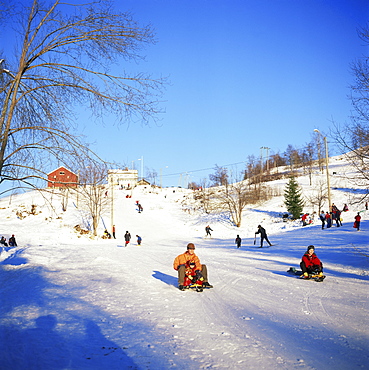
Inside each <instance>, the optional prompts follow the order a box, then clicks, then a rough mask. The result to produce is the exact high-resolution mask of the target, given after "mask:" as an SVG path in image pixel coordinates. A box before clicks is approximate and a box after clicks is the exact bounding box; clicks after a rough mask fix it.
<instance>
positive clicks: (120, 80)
mask: <svg viewBox="0 0 369 370" xmlns="http://www.w3.org/2000/svg"><path fill="white" fill-rule="evenodd" d="M23 4H24V5H23ZM23 4H22V3H21V2H14V6H13V7H9V9H15V10H17V12H16V11H15V10H14V11H13V13H12V14H11V16H12V18H11V19H12V22H11V26H12V27H14V31H15V32H16V35H15V36H14V37H13V35H11V36H10V35H9V36H8V37H7V43H12V42H15V43H16V44H15V45H12V46H14V50H16V54H15V55H14V57H12V56H11V55H10V54H9V55H5V54H3V55H0V110H1V112H0V183H1V182H3V181H7V180H13V181H14V180H19V181H21V182H22V183H24V184H27V185H32V184H31V182H32V180H33V179H35V178H36V179H37V178H45V174H46V172H47V168H48V167H49V166H51V165H54V164H55V163H58V164H65V165H70V163H73V159H75V158H76V157H77V156H86V157H88V156H92V153H91V152H90V151H89V149H88V147H87V146H86V144H85V143H84V142H83V140H81V138H80V137H78V136H77V134H76V133H75V126H74V125H73V118H74V111H73V109H74V108H75V107H76V106H77V105H82V106H84V107H85V108H86V109H87V110H88V111H90V112H91V115H94V116H95V117H97V118H98V119H99V118H100V119H102V117H103V112H106V111H108V112H111V113H113V114H114V115H115V116H116V118H117V121H118V122H124V121H127V120H132V119H139V120H142V121H143V122H147V121H148V120H149V119H150V118H155V116H156V114H157V113H158V112H159V109H158V96H159V95H160V91H161V87H162V86H163V82H164V81H163V80H161V79H159V80H155V79H153V78H151V77H150V76H149V75H145V74H143V73H133V74H128V73H126V72H125V71H124V70H123V68H121V65H122V61H129V60H134V61H138V60H139V59H141V58H142V57H141V56H140V54H139V53H140V51H141V47H142V45H144V44H147V43H153V42H154V34H153V30H152V29H151V28H150V27H148V26H144V27H141V26H139V25H138V24H137V23H136V22H135V21H134V20H133V19H132V17H131V16H130V14H129V13H117V12H114V10H113V8H112V3H111V2H110V1H108V0H99V1H93V2H91V3H86V4H78V6H77V5H74V4H71V3H65V2H61V1H60V0H54V1H53V2H52V3H49V5H47V4H46V3H42V2H40V1H39V0H28V1H25V2H23ZM16 5H18V7H17V6H16ZM0 13H1V11H0ZM1 14H2V16H4V13H1ZM10 30H11V27H10V26H8V27H7V30H6V31H7V34H9V33H10ZM118 63H120V64H119V68H117V69H116V71H119V72H118V73H115V72H114V69H113V68H114V66H115V65H118Z"/></svg>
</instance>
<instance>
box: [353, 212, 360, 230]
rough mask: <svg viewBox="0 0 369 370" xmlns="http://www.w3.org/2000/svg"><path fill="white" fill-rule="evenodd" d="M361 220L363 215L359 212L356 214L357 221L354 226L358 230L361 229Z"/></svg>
mask: <svg viewBox="0 0 369 370" xmlns="http://www.w3.org/2000/svg"><path fill="white" fill-rule="evenodd" d="M360 221H361V216H360V213H359V212H358V213H357V215H356V216H355V222H354V228H355V229H357V231H359V230H360Z"/></svg>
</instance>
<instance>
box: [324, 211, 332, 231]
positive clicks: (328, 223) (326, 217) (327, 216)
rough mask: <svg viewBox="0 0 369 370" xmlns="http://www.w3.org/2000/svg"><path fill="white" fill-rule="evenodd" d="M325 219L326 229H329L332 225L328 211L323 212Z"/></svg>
mask: <svg viewBox="0 0 369 370" xmlns="http://www.w3.org/2000/svg"><path fill="white" fill-rule="evenodd" d="M325 220H326V221H327V229H329V228H330V227H331V226H332V218H331V215H330V214H329V212H328V211H327V212H326V214H325Z"/></svg>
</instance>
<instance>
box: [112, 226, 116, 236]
mask: <svg viewBox="0 0 369 370" xmlns="http://www.w3.org/2000/svg"><path fill="white" fill-rule="evenodd" d="M112 234H113V238H114V239H116V238H115V225H113V227H112Z"/></svg>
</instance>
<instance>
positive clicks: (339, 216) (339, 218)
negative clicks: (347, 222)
mask: <svg viewBox="0 0 369 370" xmlns="http://www.w3.org/2000/svg"><path fill="white" fill-rule="evenodd" d="M336 226H337V227H340V226H342V222H341V211H340V210H339V209H337V211H336Z"/></svg>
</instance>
